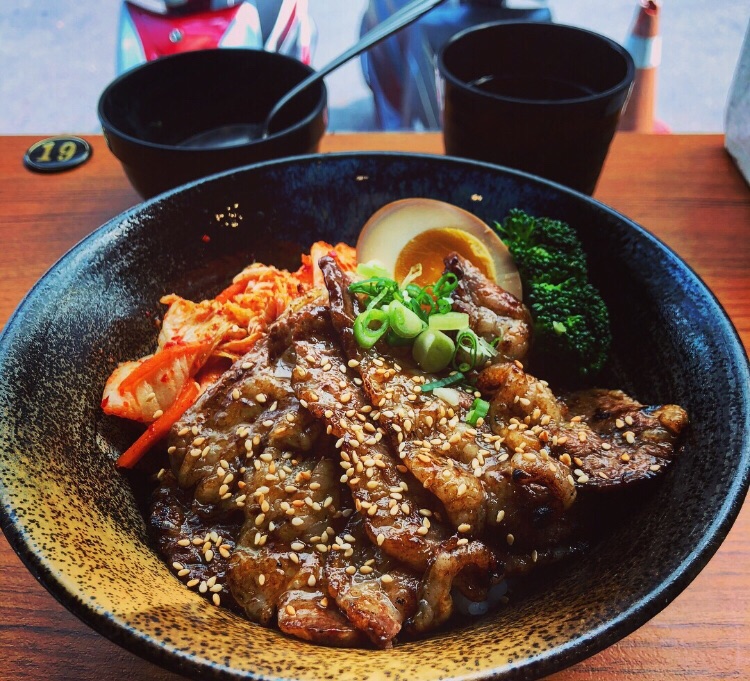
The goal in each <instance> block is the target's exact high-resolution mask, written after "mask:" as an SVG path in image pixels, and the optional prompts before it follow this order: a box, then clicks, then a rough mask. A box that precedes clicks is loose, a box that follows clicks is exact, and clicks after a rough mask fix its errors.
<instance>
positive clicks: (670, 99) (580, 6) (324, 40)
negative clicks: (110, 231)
mask: <svg viewBox="0 0 750 681" xmlns="http://www.w3.org/2000/svg"><path fill="white" fill-rule="evenodd" d="M508 4H509V5H511V6H512V5H513V3H512V2H509V3H508ZM527 4H528V3H527ZM546 4H547V6H548V7H549V9H550V10H551V12H552V17H553V20H554V21H556V22H559V23H566V24H572V25H575V26H580V27H583V28H588V29H591V30H594V31H597V32H599V33H602V34H604V35H606V36H609V37H610V38H612V39H614V40H616V41H617V42H620V43H624V42H625V40H626V38H627V35H628V33H629V30H630V28H631V27H632V24H633V19H634V17H635V12H636V9H637V6H638V3H637V2H636V0H549V1H548V2H547V3H546ZM366 7H367V0H309V12H310V14H311V15H312V18H313V20H314V22H315V25H316V27H317V41H316V44H315V50H314V53H313V59H312V64H313V66H316V65H322V64H324V63H326V62H327V61H328V60H329V59H331V58H332V57H334V56H336V55H337V54H338V53H340V52H341V51H343V50H344V49H345V48H346V47H348V46H349V45H351V44H352V43H353V42H354V41H355V40H356V39H357V37H358V36H359V32H360V26H361V23H362V18H363V15H364V12H365V9H366ZM120 9H121V2H118V1H116V0H2V1H1V2H0V134H32V135H44V134H53V133H63V132H68V133H81V134H85V133H95V132H98V131H99V124H98V121H97V116H96V104H97V101H98V98H99V95H100V93H101V91H102V90H103V89H104V87H105V86H106V85H107V83H108V82H109V81H111V80H112V79H113V78H114V77H115V61H116V60H115V54H116V43H117V29H118V17H119V13H120ZM748 21H750V2H748V0H709V1H707V0H663V2H662V3H661V16H660V33H661V36H662V40H663V49H662V59H661V64H660V66H659V70H658V86H657V99H656V116H657V118H658V119H660V120H661V121H662V122H663V123H664V124H665V125H666V126H668V127H669V128H670V129H671V130H673V131H675V132H719V131H722V130H723V127H724V109H725V105H726V99H727V94H728V91H729V87H730V84H731V80H732V76H733V73H734V69H735V66H736V64H737V59H738V56H739V51H740V47H741V44H742V39H743V36H744V34H745V30H746V28H747V26H748ZM326 84H327V86H328V91H329V107H330V124H329V129H330V130H335V131H353V130H359V131H361V130H372V129H376V128H377V126H378V123H377V119H376V116H375V108H374V103H373V95H372V92H371V90H370V89H369V87H368V85H367V83H366V81H365V78H364V76H363V71H362V65H361V62H360V61H359V59H357V60H353V61H352V62H350V63H349V64H347V65H346V66H344V67H342V68H341V69H339V70H338V71H337V72H335V73H333V74H331V75H330V76H329V77H328V78H327V79H326ZM237 85H238V87H241V86H242V84H241V83H238V84H237Z"/></svg>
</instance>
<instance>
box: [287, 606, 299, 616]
mask: <svg viewBox="0 0 750 681" xmlns="http://www.w3.org/2000/svg"><path fill="white" fill-rule="evenodd" d="M286 612H287V614H288V615H291V616H292V617H294V616H295V615H296V614H297V611H296V610H295V609H294V607H293V606H291V605H287V606H286Z"/></svg>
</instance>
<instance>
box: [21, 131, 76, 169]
mask: <svg viewBox="0 0 750 681" xmlns="http://www.w3.org/2000/svg"><path fill="white" fill-rule="evenodd" d="M90 156H91V145H90V144H89V143H88V142H87V141H86V140H83V139H81V138H80V137H71V136H65V137H48V138H47V139H43V140H39V141H38V142H36V143H35V144H32V145H31V146H30V147H29V149H28V150H27V151H26V154H25V155H24V157H23V162H24V165H25V166H26V167H27V168H28V169H29V170H34V171H36V172H39V173H56V172H60V171H62V170H70V169H71V168H75V167H76V166H79V165H81V164H82V163H85V162H86V161H87V160H88V159H89V157H90Z"/></svg>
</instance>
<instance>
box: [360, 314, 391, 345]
mask: <svg viewBox="0 0 750 681" xmlns="http://www.w3.org/2000/svg"><path fill="white" fill-rule="evenodd" d="M386 331H388V313H387V312H383V310H377V309H371V310H365V311H364V312H362V313H361V314H359V315H357V318H356V319H355V320H354V339H355V340H356V341H357V345H359V347H361V348H364V349H365V350H369V349H370V348H371V347H372V346H373V345H375V343H377V342H378V341H379V340H380V338H381V337H382V336H383V334H385V332H386Z"/></svg>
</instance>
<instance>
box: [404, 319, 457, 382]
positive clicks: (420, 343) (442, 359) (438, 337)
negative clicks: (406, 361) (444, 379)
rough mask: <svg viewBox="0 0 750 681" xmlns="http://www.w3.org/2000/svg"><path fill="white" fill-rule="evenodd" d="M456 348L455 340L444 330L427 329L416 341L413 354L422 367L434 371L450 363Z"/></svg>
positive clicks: (430, 371)
mask: <svg viewBox="0 0 750 681" xmlns="http://www.w3.org/2000/svg"><path fill="white" fill-rule="evenodd" d="M455 349H456V346H455V345H454V343H453V341H452V340H451V339H450V337H449V336H446V335H445V334H444V333H443V332H442V331H436V330H434V329H425V330H424V331H422V333H420V334H419V336H417V340H415V341H414V346H413V347H412V356H413V357H414V359H415V360H416V361H417V363H418V364H419V366H421V367H422V369H424V370H425V371H427V372H429V373H432V372H435V371H441V370H442V369H445V367H447V366H448V365H449V364H450V362H451V358H452V357H453V354H454V352H455Z"/></svg>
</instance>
